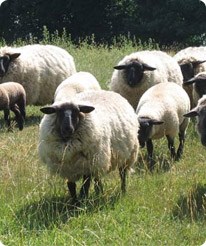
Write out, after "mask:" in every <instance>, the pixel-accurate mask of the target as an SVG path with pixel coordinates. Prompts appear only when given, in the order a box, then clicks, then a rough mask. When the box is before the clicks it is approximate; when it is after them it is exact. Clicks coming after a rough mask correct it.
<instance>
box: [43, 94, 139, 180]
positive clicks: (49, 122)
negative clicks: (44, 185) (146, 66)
mask: <svg viewBox="0 0 206 246" xmlns="http://www.w3.org/2000/svg"><path fill="white" fill-rule="evenodd" d="M72 101H73V103H75V104H83V105H92V106H94V107H95V110H94V111H92V112H91V113H89V114H85V117H83V118H81V120H80V123H79V127H78V129H77V130H76V132H75V133H74V134H73V136H72V137H71V139H70V140H69V141H68V142H67V143H65V142H63V140H62V139H61V138H60V135H59V130H58V127H57V125H58V124H57V119H56V115H55V114H51V115H45V116H44V117H43V119H42V121H41V124H40V138H39V147H38V153H39V157H40V159H41V160H42V162H44V163H46V164H47V166H48V167H49V169H50V170H51V171H52V172H53V173H56V172H58V173H60V175H61V176H62V177H64V178H67V179H68V180H70V181H73V182H75V181H77V180H78V179H79V178H80V177H82V175H88V174H91V173H92V174H93V175H94V176H97V177H99V176H101V175H102V174H105V173H108V172H110V171H111V170H114V169H115V168H117V167H121V166H122V167H123V166H131V165H132V164H133V163H134V162H136V160H137V154H138V149H139V143H138V138H137V132H138V129H139V123H138V120H137V116H136V114H135V112H134V110H133V108H132V107H131V106H130V104H129V103H128V102H127V101H126V100H125V99H124V98H122V97H121V96H120V95H118V94H117V93H114V92H108V91H102V90H100V91H88V92H82V93H79V94H77V95H76V96H75V97H74V98H73V100H72ZM56 103H60V102H56Z"/></svg>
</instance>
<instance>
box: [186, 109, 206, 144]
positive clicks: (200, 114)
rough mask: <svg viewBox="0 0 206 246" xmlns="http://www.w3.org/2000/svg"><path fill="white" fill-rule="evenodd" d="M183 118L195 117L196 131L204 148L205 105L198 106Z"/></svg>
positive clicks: (205, 127) (205, 133)
mask: <svg viewBox="0 0 206 246" xmlns="http://www.w3.org/2000/svg"><path fill="white" fill-rule="evenodd" d="M184 117H190V118H192V117H197V124H196V129H197V132H198V134H199V135H200V138H201V143H202V145H203V146H205V147H206V105H198V106H197V107H195V108H193V109H192V110H191V111H190V112H189V113H187V114H184Z"/></svg>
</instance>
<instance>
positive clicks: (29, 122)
mask: <svg viewBox="0 0 206 246" xmlns="http://www.w3.org/2000/svg"><path fill="white" fill-rule="evenodd" d="M41 119H42V116H40V115H29V116H27V117H26V120H25V123H24V127H29V126H33V125H39V123H40V121H41Z"/></svg>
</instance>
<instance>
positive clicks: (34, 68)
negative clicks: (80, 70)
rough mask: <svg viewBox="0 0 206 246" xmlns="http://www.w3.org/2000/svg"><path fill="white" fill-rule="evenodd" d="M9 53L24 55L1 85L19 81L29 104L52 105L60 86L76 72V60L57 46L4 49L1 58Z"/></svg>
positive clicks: (10, 66) (12, 67)
mask: <svg viewBox="0 0 206 246" xmlns="http://www.w3.org/2000/svg"><path fill="white" fill-rule="evenodd" d="M7 53H10V54H13V53H21V55H20V56H19V57H18V58H17V59H15V60H14V61H13V62H11V63H10V65H9V69H8V71H7V73H6V74H5V75H4V77H2V78H0V83H3V82H8V81H15V82H18V83H20V84H22V85H23V87H24V89H25V91H26V94H27V104H40V105H44V104H47V103H51V102H52V100H53V96H54V92H55V90H56V88H57V86H58V85H59V84H60V83H61V82H62V81H63V80H65V79H66V78H68V77H69V76H70V75H72V74H73V73H75V72H76V68H75V64H74V60H73V57H72V56H71V55H70V54H69V53H68V52H67V51H66V50H64V49H61V48H59V47H57V46H53V45H39V44H35V45H27V46H23V47H18V48H15V47H3V48H1V49H0V55H4V54H7Z"/></svg>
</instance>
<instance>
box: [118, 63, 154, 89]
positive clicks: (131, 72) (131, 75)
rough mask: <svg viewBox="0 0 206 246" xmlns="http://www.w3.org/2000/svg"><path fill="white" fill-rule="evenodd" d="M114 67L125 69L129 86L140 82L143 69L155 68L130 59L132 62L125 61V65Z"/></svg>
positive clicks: (151, 69) (150, 69)
mask: <svg viewBox="0 0 206 246" xmlns="http://www.w3.org/2000/svg"><path fill="white" fill-rule="evenodd" d="M114 69H117V70H125V74H126V79H127V83H128V85H129V86H130V87H134V86H136V85H137V84H138V83H140V81H141V79H142V77H143V74H144V71H153V70H155V69H156V68H154V67H151V66H149V65H147V64H144V63H140V62H137V61H132V62H130V63H127V64H125V65H118V66H115V67H114Z"/></svg>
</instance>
